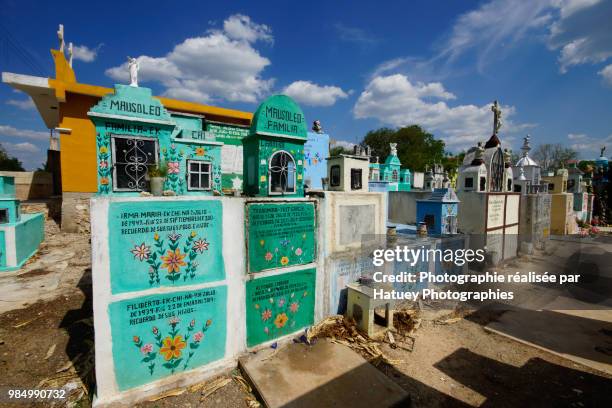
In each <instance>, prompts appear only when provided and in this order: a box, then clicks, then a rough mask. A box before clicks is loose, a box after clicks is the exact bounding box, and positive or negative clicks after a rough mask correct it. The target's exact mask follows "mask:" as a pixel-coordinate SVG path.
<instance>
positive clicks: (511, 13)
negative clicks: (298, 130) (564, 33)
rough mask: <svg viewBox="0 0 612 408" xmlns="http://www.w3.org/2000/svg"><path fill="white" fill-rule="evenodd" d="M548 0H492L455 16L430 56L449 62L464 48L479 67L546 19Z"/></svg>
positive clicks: (456, 57)
mask: <svg viewBox="0 0 612 408" xmlns="http://www.w3.org/2000/svg"><path fill="white" fill-rule="evenodd" d="M551 1H553V2H554V1H555V0H532V1H510V0H493V1H490V2H488V3H485V4H483V5H481V6H480V7H479V8H477V9H475V10H472V11H469V12H467V13H464V14H462V15H461V16H459V18H457V20H456V21H455V24H454V25H453V28H452V30H451V33H450V35H449V36H448V37H447V39H446V41H444V42H443V43H442V46H441V47H440V50H439V53H438V54H437V56H436V57H434V59H436V60H438V59H443V60H446V61H448V62H453V61H455V60H457V59H458V58H459V57H461V56H463V55H464V54H466V53H468V52H474V53H475V54H476V63H477V68H478V70H479V71H482V70H483V69H484V67H485V66H486V65H487V64H488V63H490V62H492V61H494V60H496V59H499V58H500V57H503V56H504V54H506V52H507V51H508V50H509V49H511V48H512V46H513V45H515V44H516V43H517V42H518V41H519V40H521V39H523V38H524V37H525V35H526V34H527V33H528V32H529V31H530V30H533V29H537V28H541V27H543V26H545V25H546V24H547V23H549V22H550V20H551V18H552V16H551V15H550V12H551Z"/></svg>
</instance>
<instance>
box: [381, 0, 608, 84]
mask: <svg viewBox="0 0 612 408" xmlns="http://www.w3.org/2000/svg"><path fill="white" fill-rule="evenodd" d="M610 21H612V1H609V0H531V1H514V0H491V1H488V2H486V3H483V4H481V5H480V6H478V7H477V8H476V9H474V10H471V11H468V12H466V13H464V14H462V15H460V16H459V17H458V18H457V19H456V20H455V23H454V24H453V27H452V28H451V30H450V32H449V33H448V34H447V35H446V36H445V37H444V38H441V39H440V40H439V42H438V44H439V45H438V46H437V47H436V49H435V51H434V54H433V56H432V57H430V58H415V57H400V58H395V59H392V60H389V61H386V62H383V63H382V64H381V65H379V67H378V68H377V69H376V70H375V72H374V74H373V76H377V75H380V74H383V73H387V74H389V73H396V72H402V73H409V74H410V76H411V77H412V78H415V77H417V78H420V79H422V80H431V79H434V78H435V79H441V78H445V77H447V76H449V75H457V74H458V73H460V72H462V70H469V69H472V68H471V67H472V63H473V62H474V63H475V68H476V70H477V71H478V72H484V71H485V69H486V67H487V66H488V65H489V64H490V63H492V62H494V61H498V60H501V59H503V58H505V57H507V56H508V54H509V52H510V51H511V50H513V49H515V48H516V46H517V45H518V44H519V43H522V42H526V41H532V42H533V41H539V42H543V43H545V44H546V45H547V46H548V48H549V49H550V50H552V51H554V52H557V53H558V61H559V70H560V72H561V73H564V72H566V71H567V70H568V69H569V68H571V67H572V66H575V65H580V64H587V63H589V64H596V63H601V62H604V61H606V60H608V59H609V58H611V57H612V24H610Z"/></svg>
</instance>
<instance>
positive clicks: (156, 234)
mask: <svg viewBox="0 0 612 408" xmlns="http://www.w3.org/2000/svg"><path fill="white" fill-rule="evenodd" d="M153 239H154V240H156V241H159V234H158V233H157V232H156V233H155V235H153Z"/></svg>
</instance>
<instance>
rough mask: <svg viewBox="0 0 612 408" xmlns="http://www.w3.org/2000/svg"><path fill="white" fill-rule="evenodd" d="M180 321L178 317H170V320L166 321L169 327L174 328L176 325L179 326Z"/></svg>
mask: <svg viewBox="0 0 612 408" xmlns="http://www.w3.org/2000/svg"><path fill="white" fill-rule="evenodd" d="M180 321H181V319H179V318H178V317H176V316H172V317H171V318H170V320H168V323H169V324H170V325H171V326H176V325H177V324H179V322H180Z"/></svg>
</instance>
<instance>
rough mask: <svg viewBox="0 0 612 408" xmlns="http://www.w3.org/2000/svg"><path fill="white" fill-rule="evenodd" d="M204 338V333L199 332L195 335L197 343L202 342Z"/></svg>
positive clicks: (194, 338)
mask: <svg viewBox="0 0 612 408" xmlns="http://www.w3.org/2000/svg"><path fill="white" fill-rule="evenodd" d="M203 338H204V333H202V332H197V333H196V334H194V335H193V340H194V341H195V342H196V343H199V342H201V341H202V339H203Z"/></svg>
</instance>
